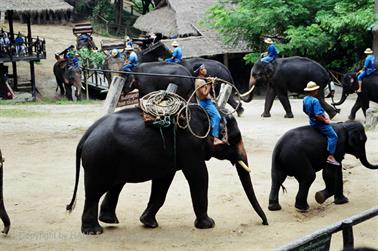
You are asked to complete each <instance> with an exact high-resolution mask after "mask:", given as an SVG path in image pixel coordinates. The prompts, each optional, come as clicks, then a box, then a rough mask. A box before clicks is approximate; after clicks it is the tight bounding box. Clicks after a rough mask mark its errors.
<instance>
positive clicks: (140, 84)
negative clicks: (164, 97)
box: [123, 62, 194, 100]
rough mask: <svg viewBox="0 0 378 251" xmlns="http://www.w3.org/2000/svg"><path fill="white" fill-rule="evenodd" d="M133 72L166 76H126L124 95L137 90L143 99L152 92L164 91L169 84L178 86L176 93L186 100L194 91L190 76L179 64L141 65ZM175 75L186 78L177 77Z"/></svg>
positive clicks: (154, 63) (158, 63)
mask: <svg viewBox="0 0 378 251" xmlns="http://www.w3.org/2000/svg"><path fill="white" fill-rule="evenodd" d="M133 72H135V73H137V74H138V73H146V74H164V75H167V76H146V75H136V74H132V73H131V74H129V75H127V76H126V77H127V81H126V83H125V87H124V89H123V90H124V92H126V93H127V92H129V91H131V90H133V89H138V90H139V96H140V97H143V96H144V95H146V94H148V93H150V92H153V91H157V90H165V89H166V88H167V86H168V85H169V84H170V83H174V84H176V85H177V86H178V87H177V92H176V93H177V94H178V95H180V96H181V97H183V98H184V99H186V100H187V99H188V98H189V97H190V95H191V94H192V93H193V91H194V81H193V79H191V78H190V77H191V76H192V75H191V74H190V72H189V71H188V70H187V69H186V68H185V67H184V66H182V65H179V64H173V63H166V62H152V63H142V64H140V65H138V66H137V67H136V69H135V70H134V71H133ZM173 75H176V76H173ZM177 75H180V76H184V77H185V76H186V77H188V78H181V77H177Z"/></svg>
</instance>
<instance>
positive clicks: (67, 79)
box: [53, 57, 82, 100]
mask: <svg viewBox="0 0 378 251" xmlns="http://www.w3.org/2000/svg"><path fill="white" fill-rule="evenodd" d="M56 59H57V62H56V63H55V64H54V67H53V72H54V75H55V79H56V83H57V85H58V87H59V88H60V95H61V96H63V95H64V93H65V94H66V97H67V99H68V100H73V96H72V88H73V87H75V97H76V98H77V99H80V96H81V88H82V84H81V70H80V68H77V67H68V66H67V62H66V61H62V60H61V59H60V58H59V57H56ZM57 89H58V88H57Z"/></svg>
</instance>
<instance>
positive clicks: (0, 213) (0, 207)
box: [0, 150, 10, 234]
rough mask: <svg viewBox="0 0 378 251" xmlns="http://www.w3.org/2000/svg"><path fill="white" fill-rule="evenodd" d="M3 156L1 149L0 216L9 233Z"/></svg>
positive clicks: (6, 231) (5, 232)
mask: <svg viewBox="0 0 378 251" xmlns="http://www.w3.org/2000/svg"><path fill="white" fill-rule="evenodd" d="M3 162H4V159H3V156H2V155H1V150H0V218H1V220H2V221H3V223H4V230H3V231H2V232H3V233H4V234H8V231H9V228H10V220H9V216H8V214H7V211H6V210H5V207H4V200H3Z"/></svg>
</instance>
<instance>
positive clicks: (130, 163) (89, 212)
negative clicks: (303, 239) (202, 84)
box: [67, 108, 268, 234]
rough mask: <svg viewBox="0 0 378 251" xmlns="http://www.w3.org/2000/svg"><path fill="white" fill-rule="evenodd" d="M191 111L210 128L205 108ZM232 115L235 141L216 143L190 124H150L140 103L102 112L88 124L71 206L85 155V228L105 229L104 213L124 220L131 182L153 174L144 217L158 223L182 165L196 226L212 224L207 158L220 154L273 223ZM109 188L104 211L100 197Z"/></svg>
mask: <svg viewBox="0 0 378 251" xmlns="http://www.w3.org/2000/svg"><path fill="white" fill-rule="evenodd" d="M190 117H191V125H192V129H193V131H195V132H196V133H198V134H201V135H204V134H205V132H206V130H207V128H208V123H207V122H206V121H207V120H206V116H205V114H204V113H203V112H202V111H200V110H199V109H193V110H192V111H191V116H190ZM226 120H227V127H228V135H229V139H228V142H229V144H224V145H217V146H214V145H213V143H212V141H211V139H210V138H204V139H200V138H197V137H194V136H193V135H192V134H191V133H190V132H189V130H188V129H177V130H176V133H174V132H173V130H175V129H174V128H172V127H169V128H165V129H164V128H162V129H159V128H156V127H155V126H148V125H146V124H145V122H144V120H143V117H142V114H141V110H140V109H138V108H134V109H125V110H122V111H119V112H116V113H113V114H110V115H108V116H105V117H102V118H101V119H99V120H98V121H97V122H95V123H94V124H93V125H92V126H91V127H90V128H89V129H88V130H87V132H86V133H85V134H84V135H83V137H82V138H81V140H80V142H79V144H78V146H77V149H76V181H75V189H74V195H73V198H72V200H71V203H70V204H69V205H68V206H67V210H72V208H73V205H74V203H75V198H76V192H77V188H78V182H79V174H80V161H82V163H83V168H84V182H85V204H84V211H83V215H82V225H81V231H82V232H83V233H84V234H100V233H102V231H103V229H102V227H101V226H100V224H99V222H98V219H99V220H100V221H102V222H105V223H118V218H117V216H116V213H115V212H116V206H117V202H118V196H119V194H120V192H121V190H122V188H123V186H124V185H125V183H138V182H145V181H148V180H152V188H151V195H150V200H149V202H148V205H147V208H146V210H145V211H144V212H143V214H142V216H141V217H140V221H141V222H142V223H143V225H144V226H146V227H151V228H154V227H157V226H158V223H157V220H156V217H155V216H156V214H157V212H158V211H159V209H160V208H161V206H163V204H164V201H165V198H166V195H167V192H168V189H169V186H170V184H171V182H172V180H173V177H174V175H175V173H176V171H178V170H182V172H183V173H184V175H185V178H186V179H187V181H188V183H189V187H190V193H191V197H192V203H193V208H194V212H195V215H196V219H195V223H194V225H195V227H197V228H212V227H214V225H215V223H214V220H213V219H212V218H210V217H209V216H208V214H207V206H208V193H207V190H208V172H207V167H206V163H205V161H206V160H208V159H210V158H211V157H215V158H218V159H221V160H229V161H230V162H231V164H232V165H235V167H236V170H237V172H238V175H239V178H240V181H241V183H242V186H243V188H244V191H245V193H246V195H247V197H248V199H249V201H250V203H251V204H252V206H253V208H254V209H255V210H256V212H257V213H258V215H259V216H260V217H261V219H262V222H263V224H265V225H267V224H268V221H267V218H266V216H265V214H264V212H263V210H262V209H261V207H260V205H259V203H258V201H257V199H256V196H255V193H254V189H253V186H252V182H251V178H250V175H249V173H248V172H247V171H246V170H245V169H244V168H247V167H246V165H248V159H247V153H246V151H245V149H244V145H243V140H242V137H241V134H240V130H239V128H238V125H237V122H236V120H235V118H234V117H232V116H227V117H226ZM161 133H162V134H163V137H164V141H165V142H166V144H165V147H164V144H163V143H162V134H161ZM243 166H244V168H243ZM104 194H106V195H105V198H104V199H103V201H102V204H101V208H100V215H98V203H99V200H100V198H101V196H102V195H104Z"/></svg>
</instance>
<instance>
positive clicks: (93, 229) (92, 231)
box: [81, 225, 103, 235]
mask: <svg viewBox="0 0 378 251" xmlns="http://www.w3.org/2000/svg"><path fill="white" fill-rule="evenodd" d="M81 232H82V233H83V234H86V235H99V234H102V232H103V229H102V227H101V226H100V225H97V226H84V225H82V226H81Z"/></svg>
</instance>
